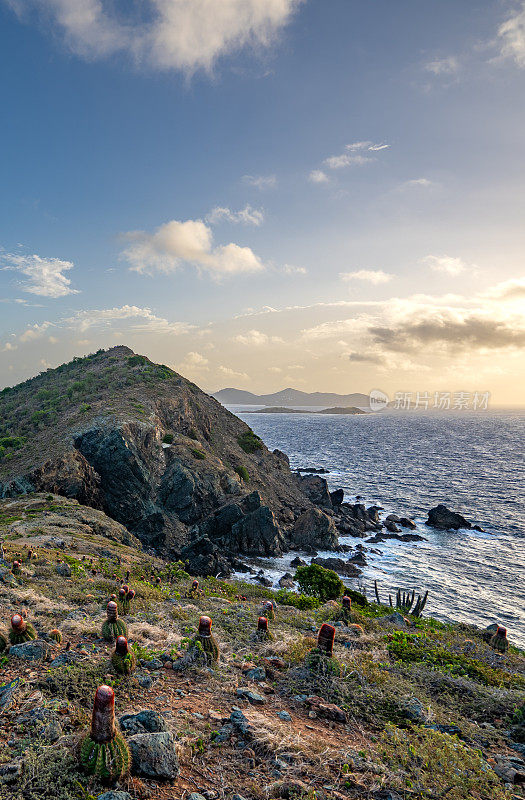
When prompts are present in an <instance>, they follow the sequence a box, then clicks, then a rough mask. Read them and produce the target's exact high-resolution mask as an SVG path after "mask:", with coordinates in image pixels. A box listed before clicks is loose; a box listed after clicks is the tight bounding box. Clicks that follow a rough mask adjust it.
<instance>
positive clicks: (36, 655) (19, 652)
mask: <svg viewBox="0 0 525 800" xmlns="http://www.w3.org/2000/svg"><path fill="white" fill-rule="evenodd" d="M49 651H50V648H49V645H48V644H47V642H44V640H43V639H34V640H32V641H30V642H23V643H22V644H14V645H12V646H11V648H10V650H9V656H10V657H11V658H19V659H20V660H21V661H45V660H46V659H47V658H48V656H49Z"/></svg>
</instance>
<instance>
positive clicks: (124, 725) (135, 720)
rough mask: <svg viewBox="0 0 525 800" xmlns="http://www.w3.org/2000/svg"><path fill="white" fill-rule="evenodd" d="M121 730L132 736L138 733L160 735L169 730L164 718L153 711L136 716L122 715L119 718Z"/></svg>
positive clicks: (145, 711) (141, 712)
mask: <svg viewBox="0 0 525 800" xmlns="http://www.w3.org/2000/svg"><path fill="white" fill-rule="evenodd" d="M119 724H120V729H121V731H122V732H123V733H126V734H127V735H129V736H132V735H134V734H136V733H160V732H163V731H167V730H168V726H167V725H166V721H165V720H164V718H163V717H162V716H161V715H160V714H159V713H158V712H157V711H154V710H153V709H145V710H144V711H139V712H137V713H136V714H122V716H121V717H119Z"/></svg>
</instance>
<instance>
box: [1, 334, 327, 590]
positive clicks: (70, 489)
mask: <svg viewBox="0 0 525 800" xmlns="http://www.w3.org/2000/svg"><path fill="white" fill-rule="evenodd" d="M79 400H82V401H83V402H82V403H79ZM26 408H27V413H28V414H29V416H28V417H27V419H26V416H27V415H26V416H24V415H25V414H26V411H25V409H26ZM0 418H1V419H2V424H1V426H0V433H2V431H3V433H4V434H9V436H11V437H14V438H16V441H17V446H16V449H14V450H13V451H12V452H11V453H10V454H9V455H10V458H9V460H5V459H4V460H1V461H0V497H15V496H17V495H20V494H23V493H28V492H35V491H39V492H52V493H56V494H58V495H62V496H65V497H68V498H73V499H76V500H78V501H79V502H80V503H83V504H84V505H88V506H92V507H93V508H96V509H100V510H102V511H104V512H105V513H106V514H107V515H108V516H109V517H111V518H112V519H113V520H115V521H116V522H117V523H120V525H122V526H124V528H125V529H126V530H127V531H128V532H129V534H128V535H129V536H132V537H136V538H137V539H139V540H140V541H141V543H142V545H143V546H144V547H146V548H149V549H154V550H155V551H156V552H158V553H159V554H162V555H164V556H166V557H169V558H177V557H180V556H181V555H182V554H185V555H187V556H188V557H190V556H191V559H190V560H191V561H192V563H193V564H194V565H195V563H196V562H195V559H196V558H197V557H199V558H200V562H201V566H202V569H205V568H206V569H207V568H209V569H210V570H211V569H212V567H213V568H214V569H215V568H220V567H221V565H222V567H223V568H224V566H225V562H226V561H227V560H228V557H229V555H231V554H236V553H245V554H247V555H253V556H269V555H279V554H280V553H281V552H283V551H284V550H286V549H288V548H289V547H291V546H303V545H308V546H309V547H312V548H315V547H330V548H333V547H334V546H337V531H336V527H335V525H334V522H333V520H331V519H329V518H328V517H325V515H323V514H322V512H320V511H319V512H316V511H315V510H314V509H315V507H316V506H321V507H323V508H326V509H327V510H330V509H331V508H332V501H331V498H330V493H329V491H328V486H327V484H326V481H325V480H324V479H322V478H319V477H318V476H305V477H304V478H302V479H301V477H300V476H298V475H297V474H295V473H292V472H291V470H290V466H289V462H288V458H287V456H286V455H285V454H284V453H282V452H280V451H278V450H277V451H275V452H273V453H272V452H270V451H269V450H268V449H267V448H266V447H265V445H264V443H263V442H262V441H261V440H260V439H259V438H258V437H257V436H256V435H255V434H254V433H253V432H252V431H251V429H250V428H249V427H248V426H247V425H246V424H245V423H244V422H242V421H241V420H240V419H238V418H237V417H235V416H234V415H233V414H231V413H230V412H229V411H227V410H226V409H225V408H224V407H223V406H221V405H220V403H218V402H217V401H216V400H215V399H214V398H212V397H210V396H209V395H206V394H205V393H204V392H202V391H201V390H200V389H198V387H197V386H195V385H194V384H192V383H191V382H189V381H187V380H186V379H184V378H183V377H182V376H180V375H178V374H177V373H175V372H173V371H172V370H170V369H168V368H167V367H164V366H162V365H157V364H153V363H152V362H151V361H149V360H148V359H147V358H145V357H143V356H137V355H135V354H134V353H133V352H132V351H131V350H129V349H128V348H126V347H114V348H112V349H111V350H108V351H106V352H104V351H100V352H99V353H96V354H94V355H93V356H88V357H86V358H85V359H75V360H74V361H73V362H71V363H70V364H66V365H62V367H59V368H58V369H56V370H48V371H47V372H46V373H43V374H42V375H40V376H38V377H37V378H34V379H32V380H31V381H26V383H25V384H20V385H19V386H17V387H14V388H13V389H9V390H7V391H6V392H5V393H2V395H1V396H0ZM35 420H38V422H35ZM51 420H52V424H51ZM2 426H3V427H2ZM29 433H30V434H31V435H29ZM305 513H306V514H307V516H306V517H304V514H305ZM301 516H302V518H303V521H302V522H301V523H298V520H299V519H300V518H301ZM306 521H309V522H312V523H313V525H308V526H307V525H306ZM199 553H200V555H199ZM200 556H202V557H200ZM206 564H207V565H208V567H206V566H205V565H206ZM194 571H196V572H197V571H198V570H196V569H195V570H194ZM214 574H216V572H215V573H214Z"/></svg>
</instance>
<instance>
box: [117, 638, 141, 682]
mask: <svg viewBox="0 0 525 800" xmlns="http://www.w3.org/2000/svg"><path fill="white" fill-rule="evenodd" d="M111 663H112V665H113V667H114V669H115V670H116V672H118V673H120V675H131V673H132V672H133V671H134V669H135V667H136V666H137V658H136V656H135V653H134V652H133V650H131V648H130V647H129V645H128V640H127V639H126V637H125V636H117V641H116V644H115V652H114V653H113V655H112V656H111Z"/></svg>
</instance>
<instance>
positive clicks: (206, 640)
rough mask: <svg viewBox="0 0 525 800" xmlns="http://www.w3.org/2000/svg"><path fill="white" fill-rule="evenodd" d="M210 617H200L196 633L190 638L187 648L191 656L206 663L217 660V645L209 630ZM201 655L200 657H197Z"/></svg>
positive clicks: (209, 663)
mask: <svg viewBox="0 0 525 800" xmlns="http://www.w3.org/2000/svg"><path fill="white" fill-rule="evenodd" d="M211 626H212V621H211V617H201V618H200V620H199V629H198V631H197V635H196V636H194V637H193V639H192V640H191V642H190V644H189V647H188V650H189V652H190V653H191V655H192V657H193V658H195V659H196V660H197V661H198V660H203V661H204V662H205V663H206V664H208V665H212V664H216V663H217V662H218V660H219V645H218V644H217V641H216V639H215V637H214V636H213V634H212V632H211ZM199 656H202V658H199Z"/></svg>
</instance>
